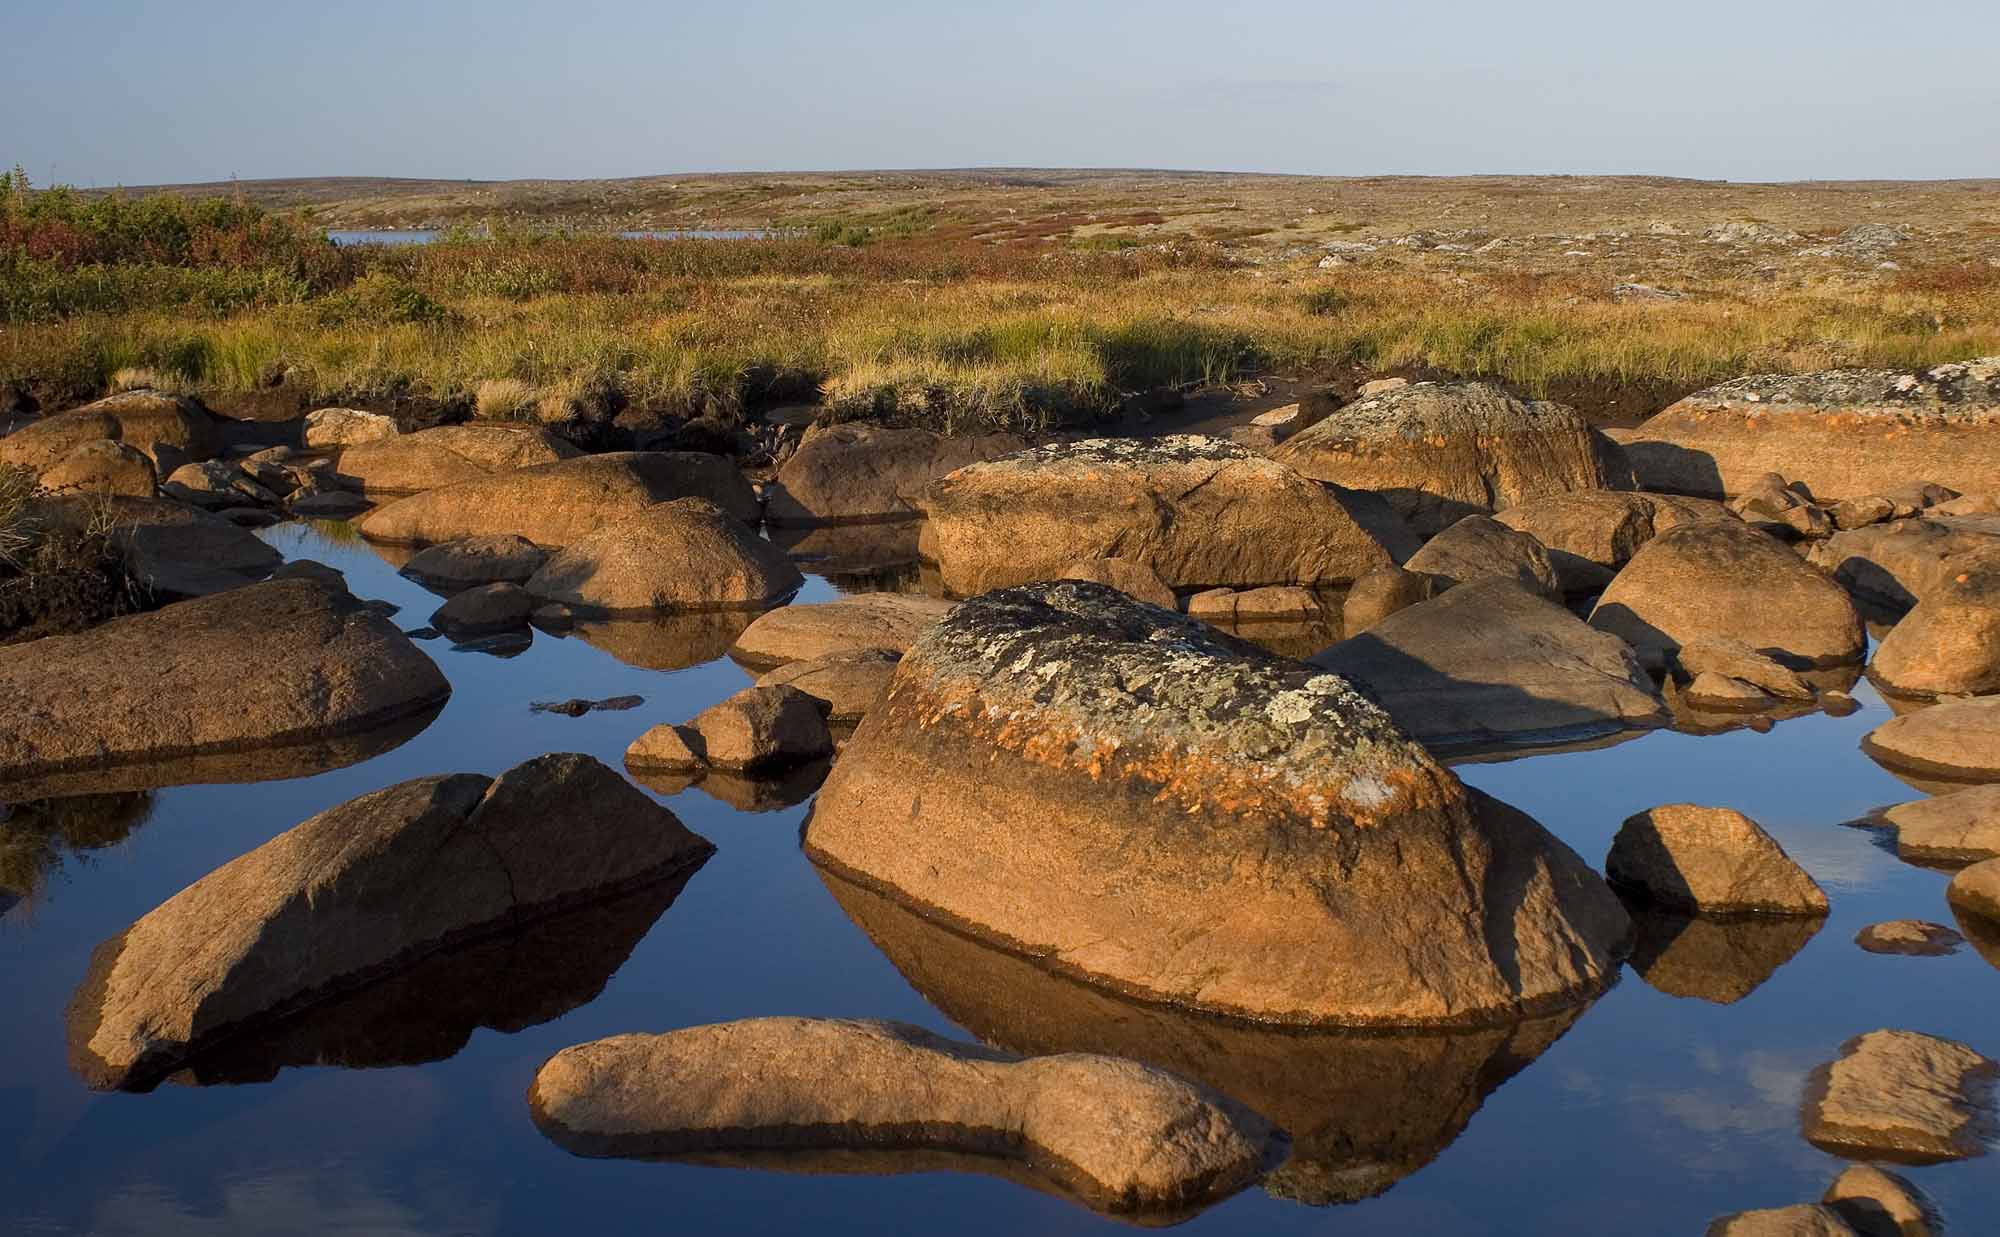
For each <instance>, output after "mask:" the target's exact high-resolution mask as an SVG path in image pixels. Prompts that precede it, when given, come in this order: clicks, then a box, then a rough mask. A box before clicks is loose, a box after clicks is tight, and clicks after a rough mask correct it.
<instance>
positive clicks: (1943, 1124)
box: [1805, 1030, 1996, 1164]
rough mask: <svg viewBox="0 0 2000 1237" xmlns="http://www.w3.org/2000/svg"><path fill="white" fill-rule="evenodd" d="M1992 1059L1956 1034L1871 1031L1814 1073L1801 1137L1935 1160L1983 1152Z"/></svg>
mask: <svg viewBox="0 0 2000 1237" xmlns="http://www.w3.org/2000/svg"><path fill="white" fill-rule="evenodd" d="M1995 1071H1996V1067H1995V1065H1994V1063H1993V1062H1991V1061H1989V1060H1987V1059H1986V1058H1985V1057H1983V1056H1981V1055H1979V1054H1978V1053H1977V1052H1974V1051H1973V1050H1972V1049H1971V1048H1969V1047H1967V1046H1966V1045H1964V1044H1961V1043H1959V1042H1958V1041H1957V1040H1950V1039H1939V1038H1938V1037H1936V1036H1934V1035H1922V1034H1919V1033H1917V1032H1915V1031H1886V1030H1885V1031H1870V1032H1869V1033H1867V1034H1866V1035H1858V1036H1856V1037H1855V1038H1853V1039H1851V1040H1849V1041H1847V1043H1845V1044H1843V1045H1842V1046H1841V1051H1840V1057H1839V1059H1838V1060H1836V1061H1834V1062H1832V1063H1831V1064H1828V1065H1822V1066H1820V1067H1819V1069H1817V1070H1815V1071H1814V1072H1813V1077H1812V1081H1811V1084H1810V1085H1809V1088H1808V1091H1807V1094H1806V1107H1805V1136H1806V1139H1807V1141H1809V1142H1811V1143H1812V1144H1813V1145H1814V1146H1816V1147H1818V1148H1820V1149H1821V1150H1823V1151H1830V1152H1832V1153H1833V1154H1835V1155H1843V1156H1851V1157H1854V1158H1857V1159H1870V1160H1888V1161H1891V1162H1895V1163H1905V1164H1936V1163H1940V1162H1942V1161H1945V1160H1962V1159H1967V1158H1969V1157H1971V1156H1976V1155H1982V1154H1984V1153H1985V1148H1984V1146H1983V1145H1982V1144H1981V1142H1980V1139H1981V1138H1982V1137H1983V1135H1984V1133H1985V1130H1986V1127H1987V1125H1988V1123H1990V1121H1991V1119H1992V1102H1991V1101H1992V1093H1993V1077H1994V1073H1995Z"/></svg>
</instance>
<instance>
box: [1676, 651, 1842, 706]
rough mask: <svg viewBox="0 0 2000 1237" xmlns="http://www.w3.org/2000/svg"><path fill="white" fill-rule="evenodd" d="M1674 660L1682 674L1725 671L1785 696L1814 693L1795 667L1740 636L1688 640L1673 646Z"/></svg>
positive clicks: (1802, 697)
mask: <svg viewBox="0 0 2000 1237" xmlns="http://www.w3.org/2000/svg"><path fill="white" fill-rule="evenodd" d="M1674 660H1675V662H1676V663H1677V664H1678V665H1679V666H1680V669H1681V673H1682V674H1685V675H1689V676H1692V677H1694V678H1700V677H1701V676H1702V675H1705V674H1717V675H1726V676H1727V677H1729V678H1732V679H1735V680H1737V681H1738V682H1740V683H1747V684H1749V685H1750V686H1752V687H1755V688H1757V689H1758V690H1759V691H1764V692H1769V693H1770V694H1771V695H1773V696H1777V697H1780V698H1781V699H1785V700H1811V699H1812V698H1813V695H1814V693H1813V686H1812V684H1811V683H1808V682H1807V681H1806V680H1805V677H1804V676H1803V675H1801V674H1800V673H1799V672H1798V671H1796V670H1793V669H1791V668H1790V667H1788V666H1782V665H1779V664H1778V663H1777V662H1776V661H1774V660H1772V659H1771V658H1769V657H1766V656H1765V655H1764V654H1762V653H1759V652H1758V651H1757V650H1755V649H1753V648H1751V647H1750V646H1749V645H1747V644H1744V643H1743V642H1742V641H1740V640H1728V639H1722V638H1718V637H1714V636H1709V637H1704V638H1701V639H1696V640H1690V641H1688V642H1687V643H1685V644H1683V645H1681V647H1680V648H1679V649H1677V650H1675V652H1674Z"/></svg>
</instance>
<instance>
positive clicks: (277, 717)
mask: <svg viewBox="0 0 2000 1237" xmlns="http://www.w3.org/2000/svg"><path fill="white" fill-rule="evenodd" d="M232 666H235V667H254V668H255V671H256V672H255V673H246V674H228V673H225V672H224V671H225V669H226V668H227V667H232ZM450 693H451V688H450V686H449V685H448V684H447V683H446V682H445V679H444V676H443V675H442V674H440V673H438V669H437V667H436V666H435V665H433V664H432V663H431V660H430V659H429V658H428V657H426V656H424V655H423V653H422V652H420V651H419V650H418V649H417V647H416V646H415V645H413V644H411V643H410V642H409V640H408V639H407V638H406V637H405V636H404V635H403V634H402V633H401V632H399V631H397V630H396V628H395V627H394V626H393V625H391V624H390V623H389V622H388V621H387V620H385V619H383V618H381V617H380V616H379V615H377V614H375V613H374V612H372V611H370V610H369V609H367V608H366V607H364V606H363V605H362V603H361V602H359V601H356V600H355V599H354V598H353V597H350V596H348V595H346V594H345V593H341V592H335V591H331V590H328V589H327V588H325V587H323V586H321V585H319V584H316V583H312V582H310V581H304V580H285V581H278V582H275V583H270V584H258V585H251V586H248V587H245V588H242V589H238V590H236V591H234V592H232V593H229V594H226V595H223V596H217V597H206V598H201V599H198V600H195V601H188V602H183V603H181V604H179V605H174V606H169V607H167V608H166V609H164V610H159V611H156V612H154V613H150V614H136V615H132V616H130V617H127V618H121V619H113V620H112V621H111V622H108V623H105V624H103V625H102V626H99V627H96V628H93V629H91V630H90V631H87V632H84V633H82V634H80V635H74V636H51V637H49V638H47V639H43V640H36V641H32V642H30V643H28V644H24V645H20V646H17V647H15V648H13V649H10V650H9V655H8V656H7V657H5V658H0V716H4V717H6V718H7V719H8V725H7V726H5V727H4V728H0V785H4V784H5V783H7V782H11V781H15V780H17V779H26V778H33V777H38V776H42V775H47V774H52V773H59V772H71V771H77V770H83V769H104V768H112V767H116V766H119V765H127V764H135V763H140V762H145V761H151V760H158V759H162V758H169V757H182V756H195V755H203V754H207V753H216V752H229V751H241V750H244V749H247V748H254V747H258V746H264V745H277V744H283V743H293V742H299V741H303V740H312V739H325V738H333V737H338V736H343V735H351V734H356V733H358V732H361V731H365V730H368V729H370V728H372V727H376V726H381V725H383V724H385V723H388V722H392V721H395V720H397V719H398V718H401V717H405V716H408V715H411V714H415V713H420V712H423V711H425V710H427V709H429V708H431V707H432V706H435V705H438V704H440V703H442V702H443V701H444V699H445V698H446V697H447V696H449V695H450ZM0 797H4V796H0Z"/></svg>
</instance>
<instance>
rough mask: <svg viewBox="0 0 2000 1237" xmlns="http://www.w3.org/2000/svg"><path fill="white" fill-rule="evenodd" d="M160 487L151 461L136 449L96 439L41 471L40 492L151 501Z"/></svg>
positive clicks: (119, 443) (104, 439) (105, 439)
mask: <svg viewBox="0 0 2000 1237" xmlns="http://www.w3.org/2000/svg"><path fill="white" fill-rule="evenodd" d="M158 487H159V475H158V473H157V472H156V471H155V470H154V468H153V461H152V460H150V459H148V458H147V457H146V455H145V454H144V453H143V452H141V451H140V450H139V449H138V448H136V447H129V446H126V445H125V444H124V443H122V442H117V441H114V440H112V439H109V438H96V439H92V440H91V441H89V442H86V443H84V444H82V445H81V446H79V447H77V448H76V450H74V451H71V452H70V453H69V454H68V455H65V456H63V457H62V458H61V459H60V460H57V461H56V462H55V463H54V464H52V465H50V466H49V467H48V468H46V469H44V470H43V471H42V488H43V489H45V490H48V491H49V492H50V493H52V494H64V493H77V494H121V495H124V496H126V497H130V498H151V497H152V496H153V491H154V490H155V489H157V488H158Z"/></svg>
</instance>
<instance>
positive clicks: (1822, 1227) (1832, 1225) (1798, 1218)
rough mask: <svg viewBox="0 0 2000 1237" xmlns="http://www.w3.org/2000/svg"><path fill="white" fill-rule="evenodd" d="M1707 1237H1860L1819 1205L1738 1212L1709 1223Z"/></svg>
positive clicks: (1844, 1222) (1837, 1213) (1837, 1214)
mask: <svg viewBox="0 0 2000 1237" xmlns="http://www.w3.org/2000/svg"><path fill="white" fill-rule="evenodd" d="M1705 1235H1706V1237H1859V1235H1858V1234H1857V1233H1855V1231H1854V1229H1852V1228H1851V1227H1849V1226H1848V1223H1847V1221H1846V1220H1845V1219H1843V1218H1841V1215H1840V1213H1839V1212H1837V1211H1835V1210H1834V1209H1833V1208H1831V1207H1823V1206H1820V1205H1818V1204H1816V1203H1798V1204H1795V1205H1794V1206H1790V1207H1767V1208H1763V1209H1761V1210H1758V1211H1737V1212H1733V1213H1731V1214H1729V1215H1726V1216H1718V1217H1716V1218H1715V1219H1713V1220H1710V1221H1709V1222H1708V1228H1707V1229H1706V1230H1705Z"/></svg>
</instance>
